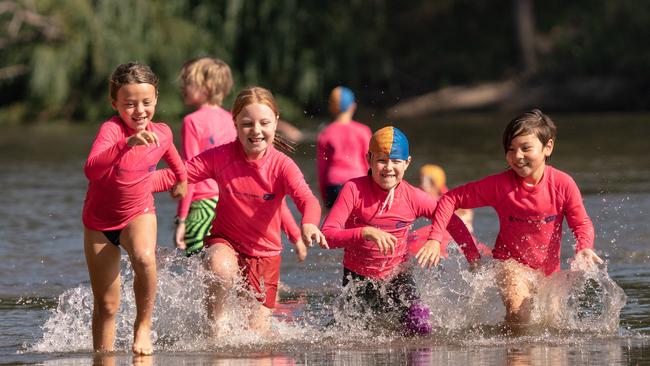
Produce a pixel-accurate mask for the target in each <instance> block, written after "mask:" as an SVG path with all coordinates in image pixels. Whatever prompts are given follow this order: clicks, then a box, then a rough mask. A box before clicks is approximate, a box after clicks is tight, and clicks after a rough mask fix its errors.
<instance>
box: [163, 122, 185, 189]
mask: <svg viewBox="0 0 650 366" xmlns="http://www.w3.org/2000/svg"><path fill="white" fill-rule="evenodd" d="M171 136H172V133H171V130H169V137H170V139H171ZM163 159H164V160H165V162H166V163H167V165H168V166H169V168H170V169H171V171H172V173H174V177H175V178H176V183H175V184H174V188H173V190H172V196H173V197H174V198H183V197H184V196H185V194H186V193H187V171H186V170H185V164H183V161H182V160H181V156H180V155H179V154H178V150H176V146H174V143H173V142H170V144H169V148H168V149H167V151H165V154H163Z"/></svg>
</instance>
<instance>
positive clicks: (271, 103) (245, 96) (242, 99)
mask: <svg viewBox="0 0 650 366" xmlns="http://www.w3.org/2000/svg"><path fill="white" fill-rule="evenodd" d="M250 104H264V105H266V106H267V107H269V108H271V110H272V111H273V114H275V116H276V119H279V118H280V111H279V108H278V104H277V102H276V101H275V98H274V97H273V94H272V93H271V91H270V90H268V89H265V88H262V87H259V86H252V87H249V88H246V89H244V90H242V91H240V92H239V94H237V97H236V98H235V102H234V103H233V105H232V111H231V113H232V119H233V121H235V120H236V119H237V116H238V115H239V114H240V113H241V111H242V110H243V109H244V107H246V106H247V105H250ZM276 122H277V121H276ZM273 146H275V147H276V148H277V149H278V150H281V151H284V152H286V153H294V152H295V151H296V143H295V142H293V141H291V140H289V139H287V138H285V137H283V136H280V135H278V134H277V133H276V134H275V138H274V139H273Z"/></svg>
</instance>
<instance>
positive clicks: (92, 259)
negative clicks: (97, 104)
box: [83, 63, 187, 354]
mask: <svg viewBox="0 0 650 366" xmlns="http://www.w3.org/2000/svg"><path fill="white" fill-rule="evenodd" d="M109 91H110V97H111V101H112V106H113V108H114V109H115V110H116V111H117V114H118V115H117V116H114V117H112V118H111V119H109V120H108V121H106V122H104V123H103V124H102V125H101V127H100V129H99V133H98V134H97V137H95V141H94V142H93V145H92V148H91V150H90V154H89V156H88V160H87V161H86V165H85V167H84V172H85V174H86V177H87V178H88V180H89V184H88V192H87V194H86V200H85V202H84V208H83V224H84V252H85V254H86V263H87V264H88V273H89V275H90V284H91V287H92V290H93V299H94V303H93V320H92V333H93V348H94V349H95V351H112V350H113V343H114V340H115V315H116V313H117V310H118V309H119V305H120V246H122V247H123V248H124V250H126V252H127V253H128V255H129V259H130V260H131V266H132V267H133V272H134V274H135V277H134V281H133V290H134V292H135V300H136V308H137V315H136V319H135V323H134V337H133V347H132V349H133V352H134V353H137V354H151V353H152V352H153V347H152V343H151V315H152V312H153V306H154V301H155V298H156V257H155V253H156V212H155V207H154V199H153V195H152V194H151V176H152V174H153V172H154V170H155V169H156V165H157V164H158V162H159V161H160V159H161V158H163V159H164V160H165V161H166V162H167V164H168V165H169V166H170V168H171V170H172V172H173V174H172V177H171V180H172V181H173V182H177V184H176V187H175V189H174V195H175V196H177V197H178V196H182V195H183V194H184V193H185V190H186V185H187V183H186V179H187V176H186V173H185V167H184V166H183V162H182V161H181V158H180V156H179V155H178V152H177V151H176V148H175V147H174V144H173V139H172V132H171V130H170V129H169V127H168V126H167V125H165V124H164V123H154V122H153V121H152V119H153V116H154V112H155V110H156V102H157V99H158V78H157V77H156V75H155V74H154V73H153V72H152V71H151V69H150V68H149V67H148V66H145V65H141V64H137V63H127V64H122V65H119V66H118V67H117V68H116V69H115V71H114V72H113V75H112V76H111V80H110V86H109Z"/></svg>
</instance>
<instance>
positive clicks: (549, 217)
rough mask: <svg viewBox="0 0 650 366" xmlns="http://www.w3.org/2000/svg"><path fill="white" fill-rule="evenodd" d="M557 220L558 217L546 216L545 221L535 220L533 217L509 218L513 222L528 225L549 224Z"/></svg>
mask: <svg viewBox="0 0 650 366" xmlns="http://www.w3.org/2000/svg"><path fill="white" fill-rule="evenodd" d="M556 218H557V215H551V216H546V217H545V218H543V219H534V218H531V217H528V218H525V217H515V216H509V217H508V220H509V221H511V222H523V223H528V224H548V223H549V222H553V221H555V219H556Z"/></svg>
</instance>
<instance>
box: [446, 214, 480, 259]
mask: <svg viewBox="0 0 650 366" xmlns="http://www.w3.org/2000/svg"><path fill="white" fill-rule="evenodd" d="M447 231H449V233H450V234H451V237H452V238H453V239H454V241H455V242H456V243H457V244H458V245H459V246H460V249H461V250H462V251H463V254H464V255H465V258H466V259H467V263H469V264H470V265H471V264H472V263H473V262H477V261H480V259H481V254H480V253H479V251H478V248H477V247H476V241H475V240H474V237H473V236H472V234H471V233H470V232H469V230H468V229H467V226H466V225H465V223H464V222H463V220H462V219H461V218H460V217H458V215H456V214H454V215H453V216H452V217H451V220H449V225H447Z"/></svg>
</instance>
